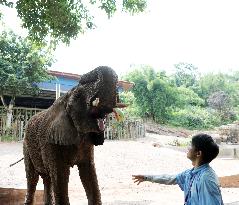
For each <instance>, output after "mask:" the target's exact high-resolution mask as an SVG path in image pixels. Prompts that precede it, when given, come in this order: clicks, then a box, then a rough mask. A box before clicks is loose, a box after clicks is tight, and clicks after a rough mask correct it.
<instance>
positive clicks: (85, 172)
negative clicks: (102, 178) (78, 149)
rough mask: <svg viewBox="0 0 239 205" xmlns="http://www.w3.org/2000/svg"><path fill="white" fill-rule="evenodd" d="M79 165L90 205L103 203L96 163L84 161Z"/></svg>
mask: <svg viewBox="0 0 239 205" xmlns="http://www.w3.org/2000/svg"><path fill="white" fill-rule="evenodd" d="M77 166H78V169H79V175H80V178H81V182H82V184H83V187H84V189H85V192H86V196H87V199H88V205H102V202H101V195H100V190H99V185H98V180H97V175H96V171H95V164H94V163H93V162H82V163H79V164H78V165H77Z"/></svg>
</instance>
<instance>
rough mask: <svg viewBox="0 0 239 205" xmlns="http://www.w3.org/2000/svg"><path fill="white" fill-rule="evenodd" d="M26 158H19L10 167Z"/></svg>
mask: <svg viewBox="0 0 239 205" xmlns="http://www.w3.org/2000/svg"><path fill="white" fill-rule="evenodd" d="M23 159H24V157H23V158H21V159H19V160H18V161H16V162H14V163H13V164H10V166H9V167H12V166H14V165H15V164H17V163H18V162H20V161H22V160H23Z"/></svg>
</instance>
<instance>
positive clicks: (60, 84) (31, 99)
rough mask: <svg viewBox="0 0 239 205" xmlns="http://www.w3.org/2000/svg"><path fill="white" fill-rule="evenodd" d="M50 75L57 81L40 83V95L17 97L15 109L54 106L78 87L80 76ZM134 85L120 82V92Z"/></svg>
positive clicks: (54, 73)
mask: <svg viewBox="0 0 239 205" xmlns="http://www.w3.org/2000/svg"><path fill="white" fill-rule="evenodd" d="M49 74H51V75H52V76H54V77H55V79H54V80H51V81H46V82H41V83H38V87H39V88H40V93H39V95H36V96H17V98H16V100H15V107H28V108H40V109H45V108H48V107H50V106H51V105H52V104H53V102H54V101H55V99H56V98H58V97H59V96H60V95H63V94H65V93H66V92H67V91H68V90H70V89H71V88H73V87H74V86H76V85H77V84H78V81H79V79H80V75H78V74H72V73H66V72H59V71H52V70H50V71H49ZM133 85H134V84H133V83H130V82H127V81H121V80H120V81H118V92H122V91H125V90H129V89H130V88H132V87H133ZM5 99H6V102H7V103H9V101H10V97H8V96H6V97H5ZM0 105H1V104H0Z"/></svg>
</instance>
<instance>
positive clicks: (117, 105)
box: [116, 103, 128, 108]
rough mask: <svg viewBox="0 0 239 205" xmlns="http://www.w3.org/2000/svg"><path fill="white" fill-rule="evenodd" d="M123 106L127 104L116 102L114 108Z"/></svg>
mask: <svg viewBox="0 0 239 205" xmlns="http://www.w3.org/2000/svg"><path fill="white" fill-rule="evenodd" d="M125 107H128V105H126V104H124V103H116V108H125Z"/></svg>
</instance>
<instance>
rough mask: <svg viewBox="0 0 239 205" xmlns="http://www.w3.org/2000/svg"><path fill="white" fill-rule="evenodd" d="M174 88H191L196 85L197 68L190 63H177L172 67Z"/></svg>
mask: <svg viewBox="0 0 239 205" xmlns="http://www.w3.org/2000/svg"><path fill="white" fill-rule="evenodd" d="M174 67H175V69H176V72H175V75H174V78H175V83H176V86H178V87H180V86H184V87H192V86H195V84H196V83H197V78H198V68H197V67H196V66H194V65H193V64H190V63H178V64H175V65H174Z"/></svg>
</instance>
